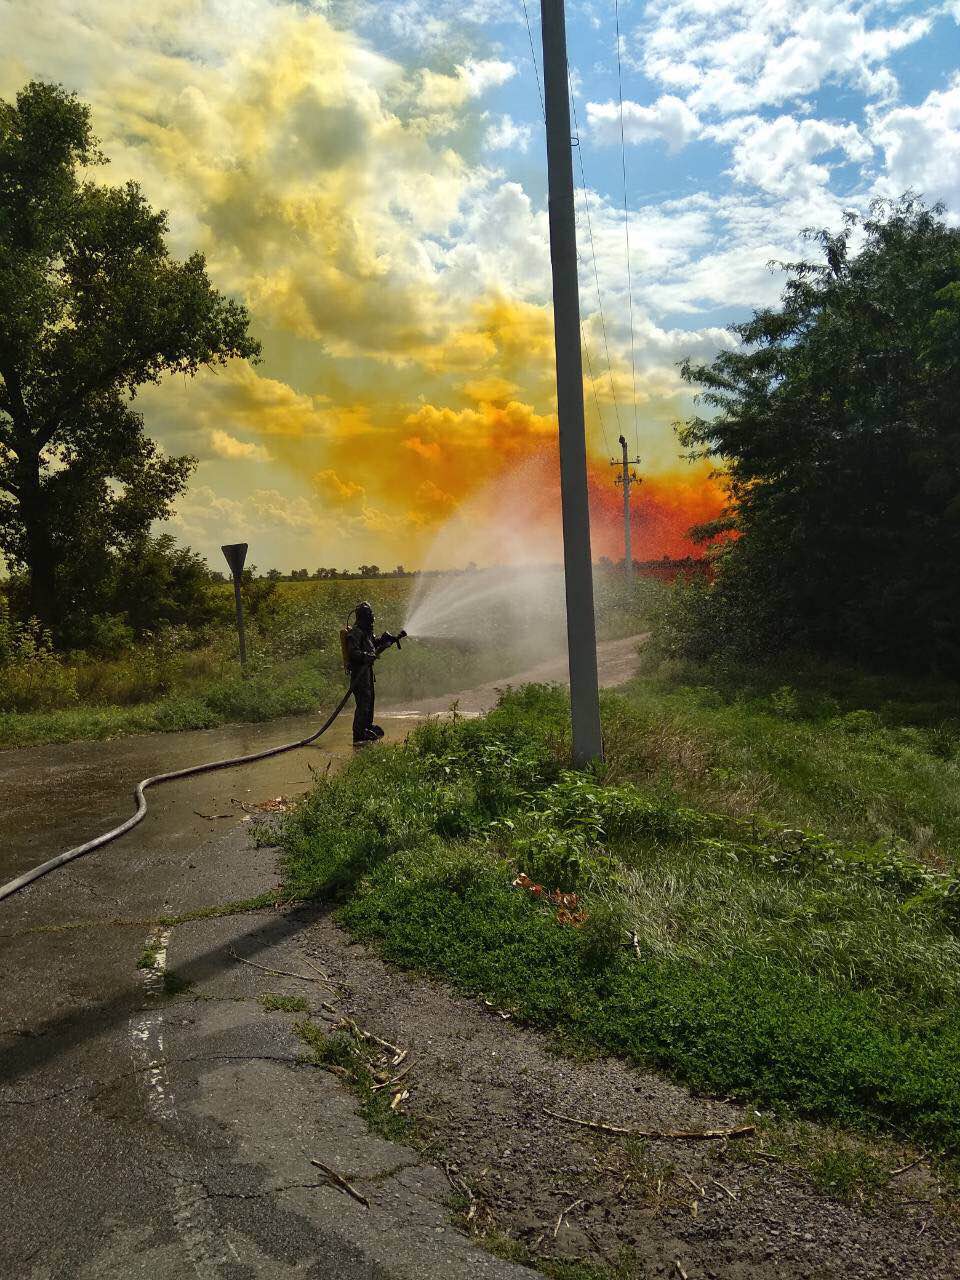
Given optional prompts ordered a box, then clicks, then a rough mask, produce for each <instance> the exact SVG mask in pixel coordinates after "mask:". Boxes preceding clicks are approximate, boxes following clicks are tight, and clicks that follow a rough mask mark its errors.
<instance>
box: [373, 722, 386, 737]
mask: <svg viewBox="0 0 960 1280" xmlns="http://www.w3.org/2000/svg"><path fill="white" fill-rule="evenodd" d="M370 732H371V733H372V734H373V735H374V737H376V738H382V737H383V730H382V729H381V728H380V726H379V725H378V724H372V725H371V726H370Z"/></svg>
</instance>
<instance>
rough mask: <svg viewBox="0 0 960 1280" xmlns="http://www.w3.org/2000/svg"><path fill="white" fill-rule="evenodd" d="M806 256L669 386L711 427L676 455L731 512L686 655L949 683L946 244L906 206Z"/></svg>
mask: <svg viewBox="0 0 960 1280" xmlns="http://www.w3.org/2000/svg"><path fill="white" fill-rule="evenodd" d="M810 238H811V240H812V242H813V243H815V244H817V245H818V246H819V249H820V252H821V261H819V262H804V263H794V264H790V265H788V266H787V267H786V271H787V273H788V279H787V284H786V288H785V291H784V294H783V298H782V301H781V305H780V306H779V307H775V308H771V309H769V310H763V311H759V312H757V313H755V314H754V317H753V319H751V320H749V321H747V322H746V323H744V324H740V325H737V326H735V332H736V333H737V335H738V337H739V338H740V340H741V346H740V347H739V349H737V350H735V351H729V352H724V353H722V354H721V355H719V356H718V357H717V358H716V360H714V361H713V363H712V364H710V365H699V366H693V365H690V364H687V365H685V366H684V367H683V374H684V377H685V378H687V379H688V380H689V381H691V382H693V383H696V384H698V385H699V386H700V387H701V388H702V391H703V394H702V399H703V401H705V402H706V404H707V405H709V406H710V410H711V412H709V413H704V414H703V415H702V416H698V417H695V418H693V419H692V420H690V421H688V422H687V423H686V424H684V426H683V427H682V429H681V433H680V434H681V439H682V440H683V441H684V442H685V443H686V445H687V446H688V447H689V448H690V449H691V451H692V452H693V453H694V454H699V455H701V456H703V455H706V456H709V457H713V458H716V459H718V460H719V461H720V462H721V463H722V464H723V467H724V469H725V471H726V474H727V476H728V478H729V484H730V496H731V505H730V510H729V512H728V514H727V517H726V518H725V519H724V520H722V521H720V522H718V523H717V524H715V525H714V526H712V527H705V528H704V530H703V533H704V536H706V537H710V536H711V535H716V534H718V533H722V531H723V530H729V531H731V533H730V535H729V536H728V540H727V541H726V542H725V543H722V544H721V546H720V549H719V555H718V557H717V562H716V576H715V581H714V584H713V586H712V587H711V588H709V589H708V590H707V591H705V592H703V593H701V595H700V597H699V602H698V605H697V607H696V609H694V610H693V611H692V612H693V617H692V618H691V625H692V633H693V634H692V642H693V644H694V646H695V647H699V650H700V652H703V651H705V650H707V651H709V650H710V649H714V650H716V649H723V648H726V649H728V650H732V651H733V652H735V653H738V654H739V655H740V656H744V657H756V656H762V655H764V654H776V653H780V652H782V651H783V650H785V649H807V650H814V651H817V652H820V653H824V654H837V655H840V656H844V657H851V658H855V659H857V660H860V661H864V660H867V661H876V662H879V663H881V664H883V665H887V666H897V667H915V668H924V669H928V670H937V669H940V670H953V671H956V670H957V666H958V663H960V231H958V230H957V229H956V228H953V227H950V226H948V225H947V224H946V222H945V221H944V218H943V209H942V208H941V207H939V206H936V207H933V208H929V207H927V206H925V205H924V203H923V202H922V201H921V200H920V199H918V198H916V197H915V196H913V195H907V196H904V197H903V198H901V199H900V200H899V201H896V202H877V203H876V204H875V205H874V206H873V207H872V209H871V213H870V216H869V217H867V218H866V219H865V220H861V219H859V218H858V217H856V216H854V215H852V214H850V215H848V216H847V218H846V225H845V227H844V230H843V231H842V232H841V233H840V234H839V235H830V234H828V233H827V232H820V233H818V234H816V235H811V236H810Z"/></svg>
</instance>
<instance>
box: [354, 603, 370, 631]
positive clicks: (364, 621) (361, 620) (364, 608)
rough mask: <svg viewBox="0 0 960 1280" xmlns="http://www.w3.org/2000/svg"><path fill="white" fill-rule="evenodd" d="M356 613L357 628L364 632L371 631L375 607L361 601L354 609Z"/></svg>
mask: <svg viewBox="0 0 960 1280" xmlns="http://www.w3.org/2000/svg"><path fill="white" fill-rule="evenodd" d="M354 613H355V614H356V615H357V626H359V627H361V628H362V629H363V630H364V631H369V630H370V629H371V627H372V626H373V607H372V606H371V605H369V604H367V602H366V600H361V601H360V603H359V604H358V605H357V607H356V609H354Z"/></svg>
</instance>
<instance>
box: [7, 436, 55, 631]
mask: <svg viewBox="0 0 960 1280" xmlns="http://www.w3.org/2000/svg"><path fill="white" fill-rule="evenodd" d="M24 455H26V456H24ZM17 481H18V486H19V501H20V519H21V521H22V522H23V531H24V553H25V559H26V562H27V572H28V573H29V575H30V596H29V599H30V616H31V617H34V618H39V620H40V622H41V623H42V624H43V625H44V626H45V627H49V628H50V629H51V630H52V629H53V628H54V627H55V626H56V623H57V601H56V587H55V580H54V570H55V568H56V566H55V564H54V555H53V544H52V542H51V540H50V527H49V522H48V520H47V518H46V517H47V512H46V501H45V495H44V492H43V487H42V485H41V483H40V456H39V454H36V453H33V452H32V451H31V452H29V453H28V452H27V451H26V450H25V451H24V452H23V453H21V454H20V463H19V466H18V467H17Z"/></svg>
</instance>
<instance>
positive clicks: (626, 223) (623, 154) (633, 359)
mask: <svg viewBox="0 0 960 1280" xmlns="http://www.w3.org/2000/svg"><path fill="white" fill-rule="evenodd" d="M614 12H615V14H616V22H617V89H618V91H619V95H620V165H621V168H622V169H623V234H624V237H625V239H626V245H627V292H628V294H629V297H630V368H631V370H632V372H633V431H634V436H635V437H636V443H637V453H638V454H639V452H640V422H639V417H638V412H637V347H636V338H635V336H634V328H633V275H632V272H631V269H630V217H629V214H628V212H627V147H626V141H625V139H624V134H623V65H622V62H621V58H620V0H614Z"/></svg>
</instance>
